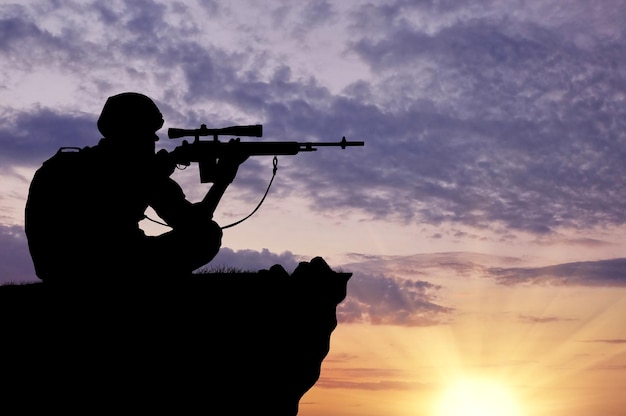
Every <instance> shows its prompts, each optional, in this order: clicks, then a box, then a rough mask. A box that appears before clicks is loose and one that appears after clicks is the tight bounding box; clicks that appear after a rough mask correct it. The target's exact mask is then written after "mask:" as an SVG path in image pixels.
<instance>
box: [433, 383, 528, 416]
mask: <svg viewBox="0 0 626 416" xmlns="http://www.w3.org/2000/svg"><path fill="white" fill-rule="evenodd" d="M434 416H524V415H522V412H521V410H520V407H519V404H518V403H516V401H515V398H514V397H513V395H512V393H511V392H510V391H509V390H508V389H507V388H505V387H504V386H502V385H500V384H498V383H496V382H492V381H487V380H478V379H475V380H469V379H468V380H461V381H458V382H456V383H454V384H452V385H450V386H449V387H448V389H447V390H446V391H445V392H444V393H443V395H442V396H441V398H440V402H439V403H438V407H437V410H436V412H435V415H434Z"/></svg>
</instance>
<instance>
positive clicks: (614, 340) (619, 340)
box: [584, 338, 626, 344]
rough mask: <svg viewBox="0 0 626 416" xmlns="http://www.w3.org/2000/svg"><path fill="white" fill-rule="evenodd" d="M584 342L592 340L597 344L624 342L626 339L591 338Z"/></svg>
mask: <svg viewBox="0 0 626 416" xmlns="http://www.w3.org/2000/svg"><path fill="white" fill-rule="evenodd" d="M584 342H593V343H599V344H626V339H623V338H614V339H591V340H588V341H584Z"/></svg>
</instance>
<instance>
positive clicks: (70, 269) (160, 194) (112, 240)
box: [25, 92, 246, 282]
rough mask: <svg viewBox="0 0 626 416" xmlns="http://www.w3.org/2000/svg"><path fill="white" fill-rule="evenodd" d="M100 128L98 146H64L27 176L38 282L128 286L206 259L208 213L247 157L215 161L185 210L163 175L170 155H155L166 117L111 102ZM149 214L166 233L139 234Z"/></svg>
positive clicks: (211, 239)
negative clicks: (207, 184)
mask: <svg viewBox="0 0 626 416" xmlns="http://www.w3.org/2000/svg"><path fill="white" fill-rule="evenodd" d="M97 126H98V130H99V131H100V133H102V135H103V138H102V139H101V140H100V141H99V142H98V144H97V145H95V146H93V147H85V148H82V149H79V148H61V149H60V150H59V152H57V154H56V155H54V156H53V157H51V158H50V159H48V160H47V161H46V162H44V164H43V165H42V166H41V167H40V168H39V169H38V170H37V172H36V173H35V175H34V177H33V180H32V182H31V185H30V189H29V195H28V200H27V202H26V209H25V215H26V216H25V231H26V236H27V238H28V245H29V249H30V253H31V257H32V259H33V263H34V266H35V272H36V274H37V276H38V277H39V278H40V279H41V280H43V281H44V282H84V281H98V280H105V281H112V280H113V281H114V280H116V279H121V280H123V281H124V282H128V281H129V279H130V280H131V281H132V280H133V279H138V278H144V277H145V278H146V279H152V278H159V277H168V276H169V277H171V276H180V275H183V274H189V273H191V272H192V271H193V270H195V269H197V268H199V267H201V266H203V265H205V264H206V263H208V262H210V261H211V260H212V259H213V258H214V257H215V255H216V254H217V252H218V251H219V249H220V247H221V238H222V230H221V228H220V227H219V225H218V224H216V223H215V222H214V221H213V220H212V217H213V212H214V210H215V208H216V207H217V205H218V203H219V201H220V199H221V198H222V196H223V194H224V192H225V191H226V189H227V187H228V186H229V184H230V183H231V182H232V181H233V179H234V178H235V175H236V174H237V170H238V167H239V165H240V164H241V163H243V161H244V160H245V159H246V158H245V157H242V156H238V155H235V156H231V157H229V158H226V157H225V158H222V159H220V161H219V163H218V166H217V169H218V174H217V179H216V180H215V182H214V184H213V186H212V187H211V188H210V189H209V190H208V192H207V194H206V195H205V197H204V198H203V199H202V201H200V202H195V203H192V202H190V201H189V200H187V199H186V197H185V194H184V193H183V191H182V189H181V187H180V186H179V185H178V184H177V183H176V182H175V181H174V180H173V179H172V178H170V175H171V174H172V173H173V171H174V168H175V163H174V162H173V161H172V160H171V156H170V154H169V153H168V152H167V151H165V150H161V151H159V152H157V153H155V142H156V141H157V140H159V138H158V136H157V135H156V132H157V131H158V130H159V129H160V128H161V127H162V126H163V117H162V114H161V112H160V111H159V109H158V107H157V106H156V104H155V103H154V102H153V101H152V100H151V99H150V98H149V97H147V96H145V95H143V94H139V93H135V92H125V93H121V94H118V95H114V96H112V97H109V98H108V99H107V101H106V103H105V105H104V108H103V109H102V112H101V115H100V117H99V119H98V123H97ZM147 207H152V208H153V209H154V211H155V212H156V213H157V214H158V215H159V217H160V218H161V219H163V220H164V221H165V223H167V224H168V225H169V226H170V227H171V228H172V229H171V230H170V231H168V232H166V233H164V234H161V235H158V236H147V235H145V234H144V232H143V231H142V230H141V228H140V227H139V222H140V221H141V220H142V219H144V218H145V210H146V209H147ZM141 280H143V279H141Z"/></svg>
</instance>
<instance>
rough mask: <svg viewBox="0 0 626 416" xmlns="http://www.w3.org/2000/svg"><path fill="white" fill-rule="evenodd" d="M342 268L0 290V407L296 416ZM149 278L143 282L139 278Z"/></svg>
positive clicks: (329, 325)
mask: <svg viewBox="0 0 626 416" xmlns="http://www.w3.org/2000/svg"><path fill="white" fill-rule="evenodd" d="M350 277H351V273H338V272H334V271H333V270H331V269H330V267H328V265H327V264H326V263H325V262H324V260H323V259H321V258H319V257H318V258H314V259H312V260H311V261H310V262H305V263H301V264H300V266H298V268H296V270H295V271H294V272H293V273H292V274H291V275H289V274H288V273H287V272H285V271H284V269H283V268H282V267H281V266H279V265H277V266H274V267H272V268H271V269H270V270H262V271H258V272H250V273H208V274H197V275H192V276H187V277H185V278H179V279H172V280H171V281H168V282H163V281H161V282H150V283H143V284H127V285H120V284H119V283H115V284H111V285H106V284H102V283H100V284H84V285H76V284H73V285H71V286H69V285H68V286H64V285H46V284H44V283H34V284H28V285H6V286H1V287H0V313H1V316H2V324H1V326H2V329H1V331H2V336H1V337H0V339H2V341H1V344H0V353H1V354H0V360H1V361H0V368H1V370H0V377H1V379H2V386H0V403H1V404H2V406H3V407H5V408H6V409H8V408H13V407H14V406H18V407H19V408H20V413H23V414H29V413H33V412H36V411H38V412H40V411H42V410H45V411H46V412H50V413H52V412H55V411H59V412H63V413H64V414H77V413H80V414H89V413H95V412H96V411H97V412H111V413H112V412H115V413H122V412H123V413H143V414H147V413H151V412H159V413H166V414H167V413H169V414H189V413H191V412H193V413H194V414H195V413H208V414H212V413H219V414H241V415H250V414H272V415H289V416H291V415H296V414H297V413H298V403H299V400H300V399H301V397H302V396H303V395H304V394H305V393H306V392H307V391H308V390H309V389H310V388H311V387H312V386H313V385H314V384H315V382H316V381H317V380H318V378H319V374H320V366H321V364H322V361H323V360H324V358H325V357H326V355H327V354H328V351H329V345H330V344H329V342H330V336H331V333H332V332H333V330H334V329H335V327H336V325H337V320H336V314H335V312H336V306H337V305H338V304H339V303H340V302H341V301H342V300H343V299H344V298H345V296H346V286H347V282H348V280H349V278H350ZM144 281H147V280H144Z"/></svg>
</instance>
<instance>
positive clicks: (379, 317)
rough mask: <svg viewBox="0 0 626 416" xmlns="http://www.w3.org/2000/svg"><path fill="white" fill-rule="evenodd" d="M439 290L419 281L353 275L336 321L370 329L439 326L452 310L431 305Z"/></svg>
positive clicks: (437, 287)
mask: <svg viewBox="0 0 626 416" xmlns="http://www.w3.org/2000/svg"><path fill="white" fill-rule="evenodd" d="M439 288H440V287H439V286H437V285H434V284H432V283H429V282H426V281H421V280H409V279H398V278H390V277H385V276H375V275H368V274H365V273H355V274H354V275H353V276H352V278H351V279H350V281H349V282H348V296H347V297H346V299H345V300H344V301H343V302H342V303H341V304H339V306H338V307H337V319H338V320H339V321H340V322H342V323H367V324H372V325H400V326H430V325H437V324H441V323H443V322H445V321H446V318H447V315H448V314H450V313H451V312H452V311H453V308H449V307H446V306H442V305H439V304H438V303H435V302H436V296H435V292H436V291H437V290H438V289H439Z"/></svg>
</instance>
